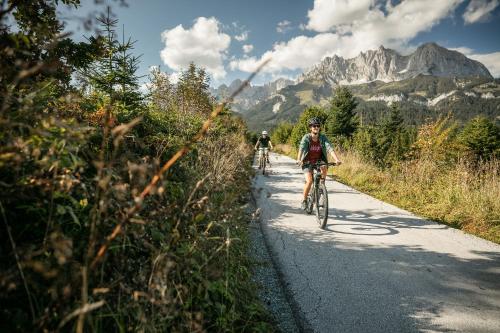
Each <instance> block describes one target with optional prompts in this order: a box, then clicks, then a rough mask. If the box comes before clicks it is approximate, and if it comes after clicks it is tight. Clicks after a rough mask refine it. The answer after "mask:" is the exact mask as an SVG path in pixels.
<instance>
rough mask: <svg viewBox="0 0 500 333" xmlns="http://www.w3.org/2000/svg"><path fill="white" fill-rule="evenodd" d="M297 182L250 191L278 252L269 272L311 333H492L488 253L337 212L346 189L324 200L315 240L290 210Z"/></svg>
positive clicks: (432, 229)
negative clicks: (289, 293)
mask: <svg viewBox="0 0 500 333" xmlns="http://www.w3.org/2000/svg"><path fill="white" fill-rule="evenodd" d="M297 177H298V176H297V174H295V173H294V172H286V173H283V174H275V175H273V176H272V177H270V178H268V179H266V180H265V184H263V183H261V184H256V186H257V187H259V186H260V187H262V188H263V190H262V191H267V192H268V193H269V196H268V197H267V198H266V199H265V200H260V205H261V207H262V209H263V215H262V223H264V229H266V230H267V231H266V233H267V236H266V237H267V239H268V242H269V244H271V245H272V246H271V247H272V248H274V251H277V252H280V251H282V252H283V254H281V255H278V256H279V258H278V263H279V266H280V267H281V269H282V270H284V272H285V273H284V274H285V275H286V276H288V277H289V278H290V281H292V282H291V285H290V288H294V289H293V294H294V295H295V296H294V297H296V298H297V299H298V302H299V305H301V306H302V309H303V311H305V313H306V314H307V315H306V317H307V318H308V320H309V321H311V323H312V324H313V327H317V326H315V325H314V323H315V322H318V323H322V324H321V325H326V326H319V327H326V328H327V329H324V331H328V328H329V329H330V330H331V331H336V332H422V331H467V332H495V331H498V328H499V327H500V316H498V314H499V313H500V251H498V250H497V248H494V247H491V248H492V250H491V251H486V250H475V249H485V248H486V249H488V248H489V247H488V246H483V245H481V244H483V243H481V242H482V240H477V239H475V238H474V237H472V236H467V235H463V234H462V233H461V232H459V231H455V230H453V229H452V228H450V227H448V226H446V225H441V224H437V223H434V222H430V221H426V220H424V219H420V218H417V217H414V216H412V215H407V214H406V215H405V214H403V213H402V212H401V211H396V210H395V211H391V208H390V207H391V206H387V207H389V208H387V207H385V210H382V209H359V210H350V209H340V208H337V207H338V206H337V207H336V206H335V204H336V201H335V200H336V199H335V196H336V195H339V194H343V195H348V198H347V199H346V198H344V199H343V200H357V198H356V196H361V194H360V193H359V192H356V191H351V190H346V189H340V190H339V189H335V190H331V196H332V198H333V199H332V205H333V207H332V208H331V209H330V215H329V216H330V218H329V222H328V225H327V229H326V230H321V229H320V228H319V227H318V225H317V223H316V221H315V217H314V215H309V216H307V215H306V214H305V213H304V211H302V210H301V209H300V208H299V207H298V205H299V204H300V198H301V187H300V186H302V184H299V185H300V186H297ZM294 182H295V183H294ZM329 193H330V189H329ZM290 195H293V196H294V197H293V198H295V197H296V199H292V200H291V199H290ZM351 195H352V198H351ZM261 198H262V197H261ZM271 206H272V209H271ZM413 235H414V236H413ZM412 237H414V238H412ZM450 237H451V238H455V237H456V243H453V242H454V239H453V240H451V241H450V240H449V238H450ZM434 239H435V242H434V241H433V240H434ZM427 240H429V241H427ZM440 241H441V242H443V243H447V244H441V243H439V242H440ZM436 242H437V243H436ZM450 242H451V243H452V244H453V245H452V246H451V248H452V249H451V250H450V247H446V246H448V245H449V243H450ZM462 242H463V243H462ZM474 242H476V243H477V244H480V245H481V246H479V245H478V246H475V245H476V243H474ZM441 245H442V246H441ZM445 245H446V246H445ZM305 280H307V281H305ZM304 281H305V282H304ZM311 294H314V295H311ZM306 298H308V299H309V300H310V299H313V300H314V301H313V302H312V303H313V304H315V306H314V309H315V313H308V312H307V311H312V310H311V309H310V307H311V306H310V304H311V303H307V301H304V302H305V303H304V304H309V305H302V303H301V302H302V299H306ZM309 302H311V301H309ZM316 303H317V304H316ZM318 325H319V324H318ZM321 330H323V329H320V331H321Z"/></svg>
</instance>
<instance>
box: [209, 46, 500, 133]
mask: <svg viewBox="0 0 500 333" xmlns="http://www.w3.org/2000/svg"><path fill="white" fill-rule="evenodd" d="M241 83H242V81H241V80H236V81H234V82H232V83H231V84H230V85H229V86H226V85H222V86H220V87H219V88H217V89H214V90H213V91H212V92H213V93H214V94H215V95H216V96H219V97H225V96H227V95H228V94H230V93H231V92H232V91H234V90H235V89H236V88H237V87H238V86H239V85H240V84H241ZM338 85H347V86H349V88H350V90H351V91H352V93H353V94H354V96H355V97H357V99H358V103H359V106H358V110H357V111H358V114H360V115H362V116H364V118H365V119H366V121H372V122H376V121H377V119H379V117H380V116H382V115H383V113H384V110H387V109H388V108H387V106H388V105H390V104H392V103H394V102H398V103H399V104H400V105H401V109H402V111H403V114H404V116H405V118H407V119H408V120H409V121H410V122H414V123H415V122H417V123H418V122H422V121H424V120H425V119H427V118H435V117H437V116H439V115H440V114H443V113H447V112H451V113H453V114H455V116H456V117H457V118H458V119H461V120H467V119H469V118H471V117H473V116H475V115H477V114H484V115H486V116H488V117H490V118H497V117H499V115H500V82H499V80H498V79H497V80H495V79H494V78H493V77H492V75H491V74H490V72H489V71H488V69H487V68H486V67H485V66H484V65H483V64H481V63H480V62H478V61H475V60H472V59H469V58H467V57H466V56H465V55H463V54H461V53H460V52H457V51H453V50H449V49H446V48H444V47H441V46H439V45H437V44H436V43H426V44H423V45H421V46H420V47H418V48H417V49H416V50H415V51H414V52H413V53H412V54H409V55H401V54H399V53H398V52H396V51H394V50H391V49H388V48H385V47H383V46H380V47H379V48H378V49H377V50H369V51H366V52H361V53H360V54H359V55H358V56H357V57H355V58H351V59H344V58H342V57H339V56H337V55H334V56H332V57H326V58H324V59H323V60H322V61H321V62H320V63H318V64H316V65H315V66H313V67H312V68H310V69H309V70H306V71H305V72H304V73H303V74H301V75H300V76H299V77H298V79H297V80H296V81H292V80H287V79H278V80H276V81H273V82H271V83H268V84H266V85H263V86H251V85H249V86H247V88H245V89H244V90H243V92H242V93H241V94H240V95H238V96H236V98H235V99H234V102H233V105H232V107H233V110H235V111H237V112H239V113H241V115H242V116H243V118H244V119H245V120H246V122H247V124H248V126H249V128H250V129H251V130H256V131H258V130H260V129H262V128H265V129H271V128H272V127H274V126H275V125H277V124H278V123H279V122H282V121H295V120H296V119H297V118H298V117H299V115H300V113H301V112H302V111H303V110H304V109H305V108H306V107H307V106H308V105H317V104H319V105H326V104H328V99H329V98H330V97H331V96H332V94H333V91H334V89H335V87H337V86H338ZM497 119H498V118H497Z"/></svg>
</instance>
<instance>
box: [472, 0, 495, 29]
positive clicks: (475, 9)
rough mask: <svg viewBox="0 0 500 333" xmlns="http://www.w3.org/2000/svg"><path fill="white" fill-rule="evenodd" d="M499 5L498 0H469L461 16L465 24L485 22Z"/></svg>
mask: <svg viewBox="0 0 500 333" xmlns="http://www.w3.org/2000/svg"><path fill="white" fill-rule="evenodd" d="M499 4H500V2H499V1H498V0H471V2H469V5H468V6H467V8H466V9H465V13H464V15H463V18H464V21H465V24H471V23H476V22H484V21H487V20H488V19H489V18H490V17H491V12H492V11H493V10H494V9H495V8H497V7H498V5H499Z"/></svg>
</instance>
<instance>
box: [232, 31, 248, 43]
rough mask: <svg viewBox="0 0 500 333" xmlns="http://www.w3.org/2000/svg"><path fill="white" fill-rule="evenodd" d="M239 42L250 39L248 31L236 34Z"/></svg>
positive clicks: (235, 37)
mask: <svg viewBox="0 0 500 333" xmlns="http://www.w3.org/2000/svg"><path fill="white" fill-rule="evenodd" d="M234 39H236V40H237V41H238V42H243V41H246V40H247V39H248V31H243V32H242V33H241V34H239V35H236V36H234Z"/></svg>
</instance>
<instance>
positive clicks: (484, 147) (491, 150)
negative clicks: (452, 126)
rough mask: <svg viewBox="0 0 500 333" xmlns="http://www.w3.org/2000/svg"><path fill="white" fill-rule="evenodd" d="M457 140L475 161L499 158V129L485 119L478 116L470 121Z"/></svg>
mask: <svg viewBox="0 0 500 333" xmlns="http://www.w3.org/2000/svg"><path fill="white" fill-rule="evenodd" d="M458 140H459V142H460V143H461V144H462V145H463V146H465V148H466V150H467V151H469V152H470V153H472V154H473V155H474V156H475V158H477V159H483V160H488V159H491V158H492V157H498V156H500V127H499V126H498V125H496V124H494V123H493V122H492V121H490V120H489V119H487V118H486V117H483V116H478V117H476V118H474V119H472V120H470V121H469V122H468V123H467V124H466V125H465V126H464V128H463V130H462V132H461V133H460V134H459V136H458Z"/></svg>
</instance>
